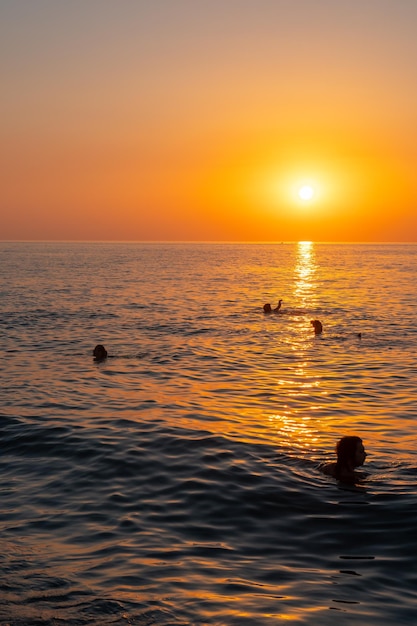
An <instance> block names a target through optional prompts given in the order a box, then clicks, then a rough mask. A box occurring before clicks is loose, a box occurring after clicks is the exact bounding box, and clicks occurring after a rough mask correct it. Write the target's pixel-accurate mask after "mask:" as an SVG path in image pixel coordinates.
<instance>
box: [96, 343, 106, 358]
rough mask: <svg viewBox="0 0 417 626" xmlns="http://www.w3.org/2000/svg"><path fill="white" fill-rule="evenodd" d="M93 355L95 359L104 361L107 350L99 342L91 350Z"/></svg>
mask: <svg viewBox="0 0 417 626" xmlns="http://www.w3.org/2000/svg"><path fill="white" fill-rule="evenodd" d="M93 356H94V360H95V361H104V360H105V359H107V350H106V348H105V347H104V346H102V345H101V344H98V345H97V346H96V347H95V348H94V350H93Z"/></svg>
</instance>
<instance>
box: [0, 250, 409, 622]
mask: <svg viewBox="0 0 417 626" xmlns="http://www.w3.org/2000/svg"><path fill="white" fill-rule="evenodd" d="M0 260H1V266H2V277H1V282H0V291H1V295H2V298H1V308H0V313H1V316H0V333H1V334H0V342H1V344H0V345H1V349H2V359H1V364H0V367H1V371H0V375H1V403H0V411H1V414H0V435H1V452H2V454H1V457H0V470H1V476H2V481H1V487H0V502H1V508H0V548H1V549H0V563H1V578H0V624H1V625H2V626H5V625H6V624H9V625H10V626H23V625H31V626H32V625H34V626H37V625H46V626H57V625H63V624H64V625H69V626H73V625H74V626H75V625H77V626H78V625H80V626H81V625H87V624H88V625H90V624H94V625H96V626H98V625H103V626H105V625H110V624H111V625H117V626H119V625H122V624H123V625H128V624H130V625H138V624H140V625H151V624H158V625H162V626H165V625H182V624H184V625H185V624H195V625H199V626H200V625H204V624H210V625H213V624H216V625H221V624H222V625H226V624H227V625H229V624H230V625H232V624H233V625H234V624H236V625H245V624H249V625H252V624H253V625H260V626H262V625H264V624H281V623H287V622H290V623H297V624H309V625H316V624H324V625H332V624H342V625H350V624H361V625H362V624H367V625H368V624H369V625H372V626H377V625H378V626H380V625H385V624H386V625H388V624H389V625H394V624H395V625H397V624H416V623H417V566H416V560H417V546H416V528H417V506H416V505H417V488H416V480H417V453H416V450H415V432H416V431H415V429H416V426H415V424H416V417H417V416H416V408H415V406H416V405H415V388H416V380H417V376H416V375H417V360H416V356H415V355H416V352H417V329H416V324H415V268H416V260H417V245H416V246H415V245H403V246H401V245H347V244H346V245H330V244H314V245H313V244H308V243H300V244H284V245H245V244H242V245H203V244H202V245H179V244H178V245H168V244H165V245H164V244H152V245H150V244H149V245H146V244H5V243H3V244H0ZM278 298H283V299H284V303H283V313H282V314H280V315H273V316H264V315H263V314H262V312H261V309H262V305H263V303H264V302H267V301H271V302H272V303H273V304H275V303H276V301H277V300H278ZM314 318H319V319H320V320H322V322H323V325H324V333H323V335H321V336H319V337H315V336H314V334H313V332H312V329H311V325H310V320H311V319H314ZM358 332H361V333H362V339H359V338H358V336H357V333H358ZM96 343H104V344H105V345H106V347H107V349H108V350H109V353H110V354H111V355H113V356H114V358H111V359H108V360H107V361H105V362H103V363H94V362H93V360H92V357H91V351H92V348H93V347H94V345H95V344H96ZM348 433H352V434H360V435H361V436H362V437H363V439H364V443H365V446H366V448H367V451H368V455H369V456H368V460H367V463H366V469H367V471H368V472H369V475H368V478H367V480H366V481H365V483H364V484H363V485H362V486H361V487H357V488H343V487H341V486H340V485H337V484H336V483H335V482H334V481H333V480H332V479H330V478H328V477H326V476H324V475H322V474H321V473H320V472H319V471H318V470H317V465H318V464H319V462H321V461H323V460H325V459H330V458H332V456H333V449H334V445H335V442H336V441H337V439H338V438H339V437H340V436H341V435H344V434H348Z"/></svg>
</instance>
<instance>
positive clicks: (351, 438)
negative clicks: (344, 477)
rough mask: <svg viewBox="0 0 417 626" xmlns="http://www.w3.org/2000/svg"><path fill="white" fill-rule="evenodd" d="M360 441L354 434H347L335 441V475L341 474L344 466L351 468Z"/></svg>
mask: <svg viewBox="0 0 417 626" xmlns="http://www.w3.org/2000/svg"><path fill="white" fill-rule="evenodd" d="M360 443H362V439H361V438H360V437H357V436H356V435H347V436H346V437H342V438H341V439H340V441H338V442H337V445H336V454H337V461H336V475H338V474H341V472H342V470H343V469H344V468H348V469H352V470H353V467H354V464H355V455H356V450H357V447H358V444H360Z"/></svg>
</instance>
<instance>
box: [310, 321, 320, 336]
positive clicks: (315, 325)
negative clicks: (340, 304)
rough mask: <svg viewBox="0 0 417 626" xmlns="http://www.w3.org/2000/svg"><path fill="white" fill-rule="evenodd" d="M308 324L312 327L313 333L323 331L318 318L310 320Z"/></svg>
mask: <svg viewBox="0 0 417 626" xmlns="http://www.w3.org/2000/svg"><path fill="white" fill-rule="evenodd" d="M310 324H312V325H313V327H314V333H315V334H316V335H320V334H321V333H322V332H323V324H322V323H321V322H320V320H311V322H310Z"/></svg>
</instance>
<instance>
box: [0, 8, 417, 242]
mask: <svg viewBox="0 0 417 626" xmlns="http://www.w3.org/2000/svg"><path fill="white" fill-rule="evenodd" d="M416 28H417V1H416V0H0V50H1V54H0V71H1V86H2V96H1V104H0V106H1V116H0V129H1V141H0V160H1V167H0V183H1V184H0V225H1V230H0V239H3V240H27V239H29V240H49V239H51V240H134V241H143V240H146V241H153V240H159V241H161V240H164V241H166V240H172V241H175V240H191V241H283V240H285V241H294V240H315V241H406V242H407V241H417V36H416ZM303 187H304V189H303V191H302V192H301V195H300V189H301V188H303ZM303 195H304V196H305V197H304V198H303V197H301V196H303Z"/></svg>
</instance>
